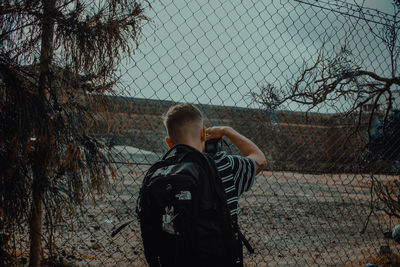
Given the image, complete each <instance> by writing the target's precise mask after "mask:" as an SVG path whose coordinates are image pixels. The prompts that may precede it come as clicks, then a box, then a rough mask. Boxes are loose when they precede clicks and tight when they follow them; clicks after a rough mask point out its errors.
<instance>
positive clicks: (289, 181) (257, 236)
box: [16, 0, 398, 266]
mask: <svg viewBox="0 0 400 267" xmlns="http://www.w3.org/2000/svg"><path fill="white" fill-rule="evenodd" d="M147 15H148V16H149V17H150V18H151V20H150V21H149V22H148V23H147V24H146V25H145V26H144V28H143V33H142V40H141V42H140V44H139V47H138V50H137V51H136V53H135V55H134V56H133V61H126V62H123V64H122V66H121V70H120V71H121V73H120V76H121V81H120V83H119V84H118V85H117V91H118V94H119V96H118V97H116V96H109V98H110V99H111V100H112V105H114V106H118V107H119V109H118V110H119V111H118V112H114V113H113V114H112V116H111V120H113V121H117V122H119V130H120V131H119V133H118V134H114V133H113V132H107V131H106V130H105V129H102V128H99V129H97V130H96V134H97V135H99V137H101V138H104V139H105V140H108V141H109V142H110V143H112V145H113V153H114V159H115V162H114V165H115V168H116V169H117V175H118V179H117V180H118V183H116V184H111V185H110V187H109V188H108V190H107V192H106V193H105V194H104V196H103V198H101V199H97V200H96V205H93V202H92V200H89V199H88V200H87V201H86V203H85V205H84V208H83V211H81V212H79V213H76V214H71V223H70V224H68V225H58V226H57V229H56V230H57V231H56V234H55V237H54V240H55V244H56V247H55V251H57V253H58V254H59V256H61V258H62V261H63V262H65V263H68V262H71V263H73V264H76V265H85V266H114V265H118V266H132V265H134V266H145V265H146V263H145V258H144V252H143V247H142V243H141V237H140V230H139V226H138V221H137V218H136V215H135V207H136V199H137V196H138V190H139V188H140V184H141V181H142V180H141V179H142V177H143V175H144V173H145V171H146V170H147V168H148V167H149V165H150V164H151V163H153V162H155V161H156V160H157V159H159V158H160V157H161V156H162V154H163V153H164V152H165V151H166V150H167V146H166V144H164V138H165V135H166V134H165V131H164V129H163V125H162V119H161V115H162V114H163V113H164V112H165V111H166V110H167V109H168V107H169V106H170V105H172V104H173V103H177V102H191V103H195V104H197V105H198V107H199V108H200V109H201V110H202V112H203V113H204V114H205V116H206V125H208V126H212V125H230V126H232V127H233V128H235V129H236V130H238V131H239V132H241V133H242V134H244V135H245V136H247V137H249V138H250V139H252V140H253V141H254V142H255V143H256V144H257V145H259V147H260V148H261V149H262V150H263V151H264V152H265V154H266V156H267V160H268V166H267V169H266V170H264V171H263V172H262V173H261V174H260V175H258V177H257V179H256V182H255V184H254V185H253V187H252V189H251V190H250V192H247V193H245V194H244V195H243V197H242V198H241V200H240V202H239V206H240V211H239V214H240V215H239V220H240V225H241V229H242V231H243V233H244V234H245V236H246V237H248V238H249V240H250V243H251V244H252V245H253V247H254V248H255V250H256V252H255V254H253V255H249V254H248V253H247V252H246V251H245V258H244V262H245V266H321V265H322V266H345V265H346V266H352V265H354V266H360V263H361V262H362V261H363V260H364V258H365V256H366V255H372V254H374V253H375V252H376V251H377V250H378V249H379V247H380V246H382V245H390V246H391V247H392V248H394V247H395V243H393V242H394V241H393V240H388V239H385V238H384V236H383V231H384V230H387V229H391V227H392V226H393V224H394V223H396V222H397V221H396V219H394V218H392V217H390V216H386V215H385V214H384V213H382V212H374V213H373V214H372V216H371V205H370V203H371V198H372V195H371V189H370V183H371V175H374V177H377V178H379V179H382V180H388V181H390V180H393V179H398V171H397V173H395V174H394V175H376V174H374V173H370V174H368V175H367V174H360V173H358V172H357V163H358V161H357V160H358V156H359V154H360V153H361V152H360V150H359V145H360V143H362V142H363V140H362V138H361V141H360V139H357V138H355V137H354V138H352V139H351V140H350V141H348V140H347V138H348V136H349V134H350V133H351V130H352V128H351V125H352V123H353V122H352V121H351V119H348V118H345V119H343V118H341V117H338V116H337V115H338V114H339V113H340V112H341V111H343V109H345V108H346V105H347V103H346V101H343V100H341V102H336V103H334V104H332V103H328V104H327V105H324V106H321V107H319V108H318V109H317V110H313V113H309V114H307V116H306V115H305V114H306V113H305V111H306V110H307V108H306V107H304V106H299V105H297V104H296V103H287V104H286V106H281V107H280V108H279V109H278V110H268V109H265V107H264V106H262V105H258V104H257V103H256V101H254V99H252V97H251V92H255V91H259V88H260V87H261V86H263V85H265V84H267V83H272V84H274V85H275V86H277V87H284V86H285V85H286V83H287V81H288V80H290V79H292V78H293V77H297V76H298V75H300V72H301V70H302V68H303V67H304V66H305V65H306V64H307V63H308V62H311V61H312V60H314V59H315V58H316V57H318V55H319V54H320V53H322V52H323V53H324V54H327V55H329V54H333V53H334V52H335V51H336V52H337V51H338V50H340V48H341V47H342V45H343V43H344V42H345V43H346V45H347V47H348V48H349V49H350V50H351V51H352V53H353V54H354V55H355V56H354V61H355V63H356V64H358V65H359V66H360V67H362V68H364V69H367V70H371V71H373V72H375V73H378V74H380V75H387V74H388V72H390V68H389V66H390V61H389V58H388V52H387V50H386V48H385V47H384V46H383V45H382V43H381V41H380V40H379V38H377V37H376V36H375V35H374V34H373V33H371V27H372V28H373V27H376V28H379V27H381V26H382V25H383V26H384V25H387V24H388V23H389V22H390V18H391V16H390V15H388V14H385V13H382V12H378V11H376V10H374V9H368V8H366V7H363V8H360V6H358V5H356V4H350V3H348V2H346V1H327V0H326V1H323V0H319V1H300V0H298V1H289V0H271V1H199V0H191V1H190V0H189V1H162V2H156V3H152V8H151V9H150V10H148V14H147ZM99 118H100V120H104V121H105V122H106V120H109V119H110V117H107V118H106V116H101V114H100V116H99ZM364 141H365V140H364ZM225 148H226V147H225ZM230 149H232V152H233V153H237V151H236V150H235V148H234V146H233V145H230ZM131 221H132V222H131ZM127 222H131V223H129V224H128V226H127V227H126V228H124V229H123V230H121V232H120V233H118V234H117V235H115V236H113V237H112V236H111V234H112V232H113V230H115V229H117V228H118V227H119V226H121V225H122V224H124V223H127ZM25 242H26V241H25ZM16 243H19V244H20V246H21V247H18V246H16V249H17V250H19V251H20V253H19V255H23V256H25V257H26V256H27V255H25V254H24V247H25V248H26V247H27V244H26V243H24V241H18V240H17V241H16ZM46 249H48V248H46ZM23 263H24V262H21V264H23Z"/></svg>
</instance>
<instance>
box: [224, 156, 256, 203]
mask: <svg viewBox="0 0 400 267" xmlns="http://www.w3.org/2000/svg"><path fill="white" fill-rule="evenodd" d="M227 157H228V159H229V161H230V163H231V164H230V165H231V166H232V174H233V179H234V183H235V186H236V188H237V190H238V196H240V195H241V194H242V193H243V192H246V191H248V190H249V189H250V188H251V186H252V185H253V183H254V180H255V176H256V168H257V165H256V162H255V161H254V160H253V159H250V158H247V157H242V156H236V155H228V156H227Z"/></svg>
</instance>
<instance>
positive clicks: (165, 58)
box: [120, 0, 393, 110]
mask: <svg viewBox="0 0 400 267" xmlns="http://www.w3.org/2000/svg"><path fill="white" fill-rule="evenodd" d="M354 1H357V3H358V4H362V2H363V1H362V0H348V1H346V2H347V3H348V4H349V5H347V4H346V2H345V3H344V4H343V3H341V1H339V2H338V1H329V0H319V1H316V0H304V1H302V2H306V3H299V2H297V1H293V0H279V1H278V0H269V1H267V0H260V1H240V0H229V1H211V0H209V1H207V0H173V1H172V0H169V1H158V2H155V3H152V9H151V10H150V11H148V12H147V14H148V16H149V17H150V18H151V19H152V21H151V22H150V23H147V24H146V25H145V27H144V28H143V33H142V39H141V40H140V45H139V50H138V51H137V52H136V53H135V55H134V57H133V61H130V62H124V65H123V68H122V79H121V85H120V89H124V90H125V91H124V94H127V95H130V96H134V97H139V98H153V99H162V100H173V101H177V102H194V103H203V104H215V105H225V106H241V107H257V106H256V105H254V103H253V101H252V99H251V98H250V96H249V92H251V91H258V90H259V88H260V86H262V85H263V84H266V83H272V84H274V85H275V86H278V87H280V86H284V85H285V83H286V81H287V80H288V79H291V78H293V77H295V76H296V75H298V73H299V70H300V69H301V68H302V67H303V66H304V64H308V63H310V62H312V60H313V59H315V58H316V56H317V54H318V51H319V50H320V49H321V47H322V43H323V41H324V40H325V43H326V44H325V49H326V51H327V53H328V54H329V53H331V54H332V53H333V52H334V51H335V49H336V50H337V49H339V48H340V44H341V43H343V41H344V40H345V39H346V38H347V40H348V44H349V45H350V47H351V48H352V50H354V53H355V54H357V55H358V57H357V59H356V60H358V62H357V63H358V64H360V65H362V66H363V67H365V68H370V69H373V70H374V71H377V72H379V73H385V72H387V71H388V69H387V65H388V62H387V61H386V60H385V59H384V56H383V55H384V54H385V53H386V52H385V48H384V46H382V44H380V43H379V42H378V41H377V40H376V38H375V37H374V36H373V34H371V33H370V32H369V30H368V29H367V28H368V27H366V24H365V23H364V22H363V21H362V20H360V19H357V16H358V15H359V14H358V13H357V12H356V11H355V10H356V6H354V5H351V4H352V3H354ZM328 2H329V3H334V4H333V5H332V4H327V3H328ZM307 3H308V4H307ZM335 3H336V5H335ZM337 3H340V4H341V7H340V8H339V7H338V6H337ZM309 4H312V5H309ZM315 4H316V5H319V6H322V7H323V8H321V7H316V6H313V5H315ZM364 6H365V7H369V8H373V9H378V10H380V11H382V12H385V13H389V14H390V13H392V12H393V7H392V1H391V0H365V1H364ZM335 11H336V12H335ZM340 12H345V13H346V12H347V13H349V14H351V15H353V16H346V15H342V14H340ZM367 14H372V15H374V14H375V13H374V12H373V11H368V13H367ZM370 25H372V24H370ZM373 26H374V25H373ZM290 109H293V110H297V109H298V107H296V106H291V107H290Z"/></svg>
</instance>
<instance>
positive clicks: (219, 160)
mask: <svg viewBox="0 0 400 267" xmlns="http://www.w3.org/2000/svg"><path fill="white" fill-rule="evenodd" d="M214 160H215V164H216V165H217V170H218V173H219V176H220V177H221V180H222V184H223V186H224V189H225V193H226V198H227V201H228V208H229V210H230V213H231V216H232V219H233V220H235V221H237V215H238V199H239V196H240V195H241V194H242V193H243V192H246V191H248V190H249V189H250V188H251V186H252V185H253V183H254V179H255V175H256V162H255V161H254V160H253V159H250V158H247V157H242V156H237V155H228V154H227V153H226V152H219V153H217V154H215V155H214Z"/></svg>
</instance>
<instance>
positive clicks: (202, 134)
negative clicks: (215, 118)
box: [201, 127, 206, 142]
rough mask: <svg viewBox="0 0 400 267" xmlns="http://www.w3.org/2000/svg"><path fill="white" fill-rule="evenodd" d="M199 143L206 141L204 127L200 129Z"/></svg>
mask: <svg viewBox="0 0 400 267" xmlns="http://www.w3.org/2000/svg"><path fill="white" fill-rule="evenodd" d="M201 141H202V142H205V141H206V127H203V129H201Z"/></svg>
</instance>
